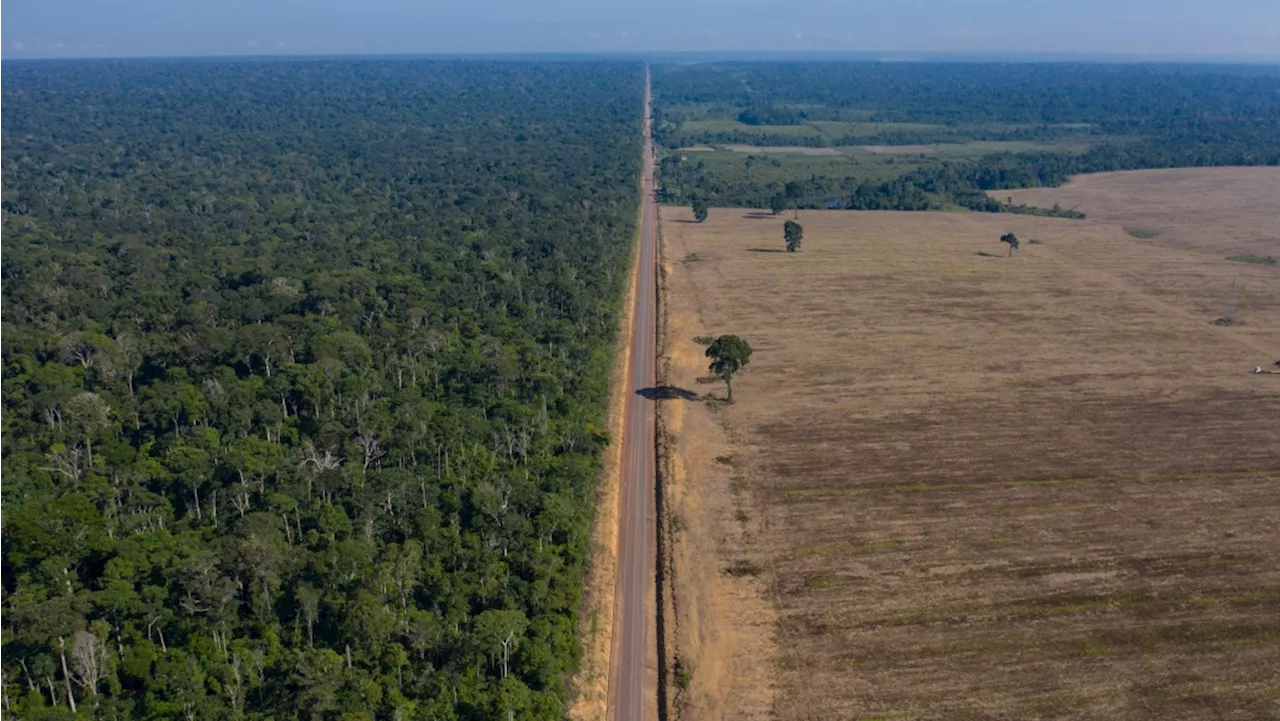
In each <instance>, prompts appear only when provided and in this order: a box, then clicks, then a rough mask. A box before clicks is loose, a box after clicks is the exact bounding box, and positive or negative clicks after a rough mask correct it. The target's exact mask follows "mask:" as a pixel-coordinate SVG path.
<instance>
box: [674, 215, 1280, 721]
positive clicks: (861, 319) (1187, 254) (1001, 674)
mask: <svg viewBox="0 0 1280 721" xmlns="http://www.w3.org/2000/svg"><path fill="white" fill-rule="evenodd" d="M1167 202H1168V203H1169V207H1170V208H1171V209H1173V208H1176V204H1175V203H1174V202H1173V201H1172V200H1170V201H1167ZM1270 207H1271V210H1272V212H1273V213H1274V212H1276V209H1275V207H1274V203H1272V204H1271V206H1270ZM1172 212H1173V210H1171V213H1172ZM663 220H664V223H665V225H664V228H663V230H664V233H663V235H664V241H665V243H666V244H667V248H666V253H665V255H666V257H667V258H669V259H680V258H684V259H686V261H684V262H680V261H676V262H673V263H672V264H671V266H670V269H669V270H670V274H669V288H668V296H667V298H668V303H669V307H670V313H671V318H670V328H671V334H670V338H669V353H670V357H671V374H670V380H669V382H670V383H671V384H672V385H674V386H677V387H678V388H681V389H684V390H687V391H689V392H690V393H692V394H696V398H695V399H694V400H671V401H664V403H668V404H671V408H672V409H673V410H674V411H675V413H676V414H678V415H679V417H680V420H679V422H678V423H673V428H675V429H676V433H677V436H678V446H677V449H678V461H679V464H680V466H681V468H682V470H681V473H679V474H677V475H679V476H680V478H682V479H683V480H682V481H678V482H677V483H676V484H674V485H675V486H676V488H675V490H674V491H673V494H674V495H676V496H678V498H679V501H678V504H680V505H679V506H678V507H679V508H680V509H682V510H677V511H676V512H677V514H678V515H679V518H680V526H681V528H680V531H679V532H678V533H676V534H675V537H676V538H677V548H676V588H677V603H678V607H679V614H680V637H681V638H680V639H679V644H678V646H679V648H678V653H680V654H681V655H682V657H683V658H684V659H686V660H687V662H688V669H689V670H690V672H691V675H690V678H689V684H688V689H689V690H688V692H687V696H686V697H685V703H686V706H685V709H686V711H687V714H686V716H685V718H697V719H703V718H761V717H772V718H780V719H786V720H791V719H797V720H802V719H803V720H807V719H815V720H816V719H863V720H869V719H890V718H892V719H939V720H941V719H1008V720H1010V721H1013V720H1015V719H1016V720H1022V719H1098V720H1102V719H1107V720H1108V721H1110V720H1112V719H1136V720H1143V719H1150V720H1151V721H1156V720H1159V721H1164V720H1165V719H1180V720H1182V719H1262V718H1273V719H1274V718H1280V566H1278V565H1277V564H1276V562H1275V559H1276V558H1277V557H1280V421H1278V420H1277V419H1280V376H1268V375H1252V374H1251V373H1250V371H1251V370H1252V369H1253V368H1254V366H1257V365H1267V364H1270V363H1272V362H1274V361H1275V360H1277V359H1280V276H1277V273H1276V271H1275V270H1274V269H1272V268H1268V267H1263V266H1254V265H1248V264H1242V263H1233V262H1230V261H1227V260H1224V259H1222V258H1221V257H1220V256H1219V257H1214V256H1212V255H1206V254H1204V253H1199V252H1192V251H1188V250H1185V249H1182V248H1176V247H1169V246H1162V245H1157V244H1153V243H1152V242H1151V241H1150V240H1142V239H1139V238H1135V237H1133V236H1132V235H1131V234H1130V233H1127V232H1125V230H1124V229H1123V227H1122V224H1121V223H1115V224H1112V223H1105V222H1100V221H1098V220H1094V219H1091V220H1088V221H1071V220H1061V219H1036V218H1031V217H1013V216H1009V215H983V214H949V213H875V212H848V211H827V212H819V211H804V212H802V213H801V218H800V222H801V223H802V224H803V226H804V231H805V238H804V247H803V250H802V251H801V252H800V253H796V254H789V253H785V252H780V251H782V248H783V242H782V239H783V236H782V223H783V222H784V221H785V220H786V218H784V217H777V218H773V217H762V214H752V213H748V212H744V211H742V210H740V209H739V210H733V209H725V210H717V211H714V212H712V214H711V218H710V220H708V221H706V222H705V223H701V224H694V223H690V222H679V221H689V220H690V213H689V211H688V210H687V209H685V208H674V207H668V208H664V209H663ZM1274 220H1275V218H1274V217H1273V221H1274ZM673 221H675V222H673ZM1122 222H1123V225H1130V224H1131V223H1133V222H1135V221H1130V220H1124V221H1122ZM1143 222H1150V221H1145V220H1144V221H1143ZM1165 222H1166V223H1168V224H1169V225H1170V226H1177V225H1179V224H1180V221H1178V220H1177V219H1176V218H1166V219H1165ZM1187 222H1190V221H1187ZM1009 231H1013V232H1015V233H1017V234H1018V236H1019V237H1021V238H1024V244H1023V246H1022V248H1021V249H1020V250H1018V251H1017V252H1016V253H1014V255H1013V257H1012V258H1007V257H1005V255H1006V250H1005V247H1004V246H1003V245H1002V244H1001V243H999V242H998V238H999V236H1000V235H1001V234H1003V233H1005V232H1009ZM1030 237H1036V238H1037V239H1038V240H1039V242H1038V243H1036V244H1027V243H1026V242H1025V239H1027V238H1030ZM1219 242H1221V243H1222V246H1221V247H1223V248H1226V247H1229V246H1230V247H1233V248H1234V247H1235V246H1232V245H1231V244H1232V243H1236V242H1238V241H1236V240H1233V239H1231V238H1229V237H1227V238H1223V239H1221V240H1220V241H1219ZM1215 252H1219V253H1222V251H1215ZM1233 278H1234V279H1235V283H1236V292H1235V297H1234V316H1235V320H1236V322H1235V323H1234V324H1232V325H1218V324H1215V323H1214V321H1215V320H1216V319H1218V318H1220V317H1222V316H1223V315H1224V314H1225V313H1226V310H1227V305H1228V295H1229V293H1230V288H1231V286H1232V281H1233ZM722 333H736V334H738V335H741V336H743V337H745V338H746V339H747V340H748V341H749V342H750V343H751V345H752V346H753V347H754V348H755V355H754V356H753V358H752V361H751V364H750V365H749V366H748V368H747V369H746V370H745V371H743V372H742V374H741V375H740V376H739V378H738V379H737V381H736V382H735V386H734V395H735V398H736V400H737V402H736V403H735V404H734V405H732V406H725V405H724V404H723V403H721V402H719V401H717V400H715V399H714V398H712V399H711V401H710V402H707V398H708V395H709V394H710V395H712V396H718V397H721V398H722V397H723V395H724V389H723V386H722V385H721V384H714V383H711V384H708V383H700V382H699V378H700V377H703V376H706V375H707V372H706V367H705V359H704V358H702V351H703V346H701V345H700V344H699V343H698V342H696V341H695V340H694V338H695V337H696V336H713V335H719V334H722Z"/></svg>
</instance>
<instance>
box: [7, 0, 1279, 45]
mask: <svg viewBox="0 0 1280 721" xmlns="http://www.w3.org/2000/svg"><path fill="white" fill-rule="evenodd" d="M565 51H569V52H599V51H712V52H715V51H806V52H810V51H863V52H866V51H871V52H911V51H931V52H980V53H991V52H1017V53H1027V52H1048V53H1072V52H1080V53H1108V54H1111V53H1122V54H1129V53H1137V54H1160V55H1204V56H1213V57H1241V58H1250V57H1253V58H1270V59H1275V58H1280V0H843V1H841V0H637V1H634V2H621V1H620V0H416V1H415V0H9V2H8V3H7V4H6V5H5V6H4V14H3V25H2V26H0V53H2V54H3V56H4V57H5V58H33V57H86V56H95V57H96V56H151V55H169V56H192V55H265V54H289V55H294V54H328V53H389V54H392V53H460V52H484V53H494V52H565Z"/></svg>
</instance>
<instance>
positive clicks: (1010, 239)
mask: <svg viewBox="0 0 1280 721" xmlns="http://www.w3.org/2000/svg"><path fill="white" fill-rule="evenodd" d="M1000 242H1001V243H1008V244H1009V255H1010V256H1012V255H1013V251H1015V250H1017V249H1018V236H1016V235H1014V234H1013V233H1005V234H1004V235H1002V236H1000Z"/></svg>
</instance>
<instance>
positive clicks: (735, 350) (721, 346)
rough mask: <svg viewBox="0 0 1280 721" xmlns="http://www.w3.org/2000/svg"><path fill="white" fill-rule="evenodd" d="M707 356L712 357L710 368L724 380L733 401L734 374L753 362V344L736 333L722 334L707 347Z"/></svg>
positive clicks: (730, 400)
mask: <svg viewBox="0 0 1280 721" xmlns="http://www.w3.org/2000/svg"><path fill="white" fill-rule="evenodd" d="M707 357H708V358H710V359H711V364H710V365H709V366H708V367H707V368H708V370H710V371H711V372H712V373H714V374H715V375H716V376H717V377H718V378H720V380H722V381H724V385H725V388H726V389H728V391H729V402H730V403H732V402H733V376H734V375H736V374H737V373H738V371H740V370H742V369H743V368H745V367H746V365H747V363H750V362H751V346H750V345H749V344H748V343H747V342H746V341H745V340H743V339H742V338H739V337H738V336H736V335H722V336H720V337H719V338H716V339H715V340H714V341H713V342H712V343H711V345H710V346H708V347H707Z"/></svg>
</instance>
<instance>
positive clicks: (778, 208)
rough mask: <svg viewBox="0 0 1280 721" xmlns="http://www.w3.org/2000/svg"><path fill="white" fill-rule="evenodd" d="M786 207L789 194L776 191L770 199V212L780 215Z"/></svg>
mask: <svg viewBox="0 0 1280 721" xmlns="http://www.w3.org/2000/svg"><path fill="white" fill-rule="evenodd" d="M786 209H787V196H785V195H783V194H782V193H774V194H773V197H772V198H770V199H769V212H771V213H773V214H774V215H778V214H780V213H782V211H784V210H786Z"/></svg>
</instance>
